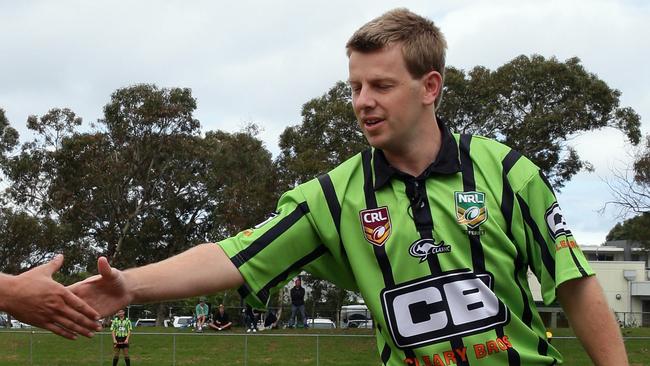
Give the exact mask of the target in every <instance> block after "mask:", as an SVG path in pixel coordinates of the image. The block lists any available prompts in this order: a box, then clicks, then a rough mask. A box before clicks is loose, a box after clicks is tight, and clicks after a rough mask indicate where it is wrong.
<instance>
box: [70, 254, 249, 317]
mask: <svg viewBox="0 0 650 366" xmlns="http://www.w3.org/2000/svg"><path fill="white" fill-rule="evenodd" d="M97 267H98V269H99V275H97V276H93V277H90V278H88V279H86V280H84V281H82V282H78V283H76V284H74V285H72V286H71V287H70V289H71V290H72V291H73V292H74V293H75V294H76V295H77V296H79V297H80V298H82V299H84V300H85V301H87V302H88V304H90V306H92V307H93V308H95V310H97V311H98V312H99V313H100V314H101V315H103V316H105V315H109V314H113V313H114V312H116V311H117V310H119V309H121V308H123V307H124V306H126V305H128V304H131V303H148V302H156V301H164V300H174V299H182V298H187V297H192V296H197V295H204V294H209V293H213V292H216V291H220V290H224V289H228V288H233V287H238V286H240V285H242V284H243V283H244V280H243V278H242V276H241V274H240V273H239V271H238V270H237V268H236V267H235V266H234V265H233V264H232V262H231V261H230V259H229V258H228V256H227V255H226V253H225V252H224V251H223V249H221V247H220V246H218V245H216V244H211V243H208V244H201V245H197V246H195V247H194V248H191V249H189V250H187V251H185V252H183V253H181V254H178V255H176V256H173V257H171V258H168V259H165V260H163V261H161V262H157V263H153V264H149V265H146V266H143V267H138V268H132V269H129V270H126V271H120V270H118V269H115V268H111V266H110V265H109V264H108V260H107V259H106V258H104V257H101V258H99V260H98V261H97Z"/></svg>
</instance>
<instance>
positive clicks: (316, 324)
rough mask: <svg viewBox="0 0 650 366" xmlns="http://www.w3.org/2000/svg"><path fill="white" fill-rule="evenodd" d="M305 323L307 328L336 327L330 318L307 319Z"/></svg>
mask: <svg viewBox="0 0 650 366" xmlns="http://www.w3.org/2000/svg"><path fill="white" fill-rule="evenodd" d="M307 325H308V326H309V328H312V329H334V328H336V324H334V322H333V321H332V319H327V318H315V319H307Z"/></svg>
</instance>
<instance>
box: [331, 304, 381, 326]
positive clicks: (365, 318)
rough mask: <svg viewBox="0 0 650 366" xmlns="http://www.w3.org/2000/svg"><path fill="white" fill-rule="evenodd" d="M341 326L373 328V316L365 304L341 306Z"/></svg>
mask: <svg viewBox="0 0 650 366" xmlns="http://www.w3.org/2000/svg"><path fill="white" fill-rule="evenodd" d="M339 325H340V327H341V328H372V326H373V324H372V316H371V315H370V310H368V307H367V306H366V305H365V304H356V305H345V306H342V307H341V323H340V324H339Z"/></svg>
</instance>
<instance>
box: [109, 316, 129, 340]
mask: <svg viewBox="0 0 650 366" xmlns="http://www.w3.org/2000/svg"><path fill="white" fill-rule="evenodd" d="M111 332H114V333H115V337H128V336H129V333H130V332H131V321H130V320H129V319H128V318H124V319H120V318H115V319H113V321H112V322H111Z"/></svg>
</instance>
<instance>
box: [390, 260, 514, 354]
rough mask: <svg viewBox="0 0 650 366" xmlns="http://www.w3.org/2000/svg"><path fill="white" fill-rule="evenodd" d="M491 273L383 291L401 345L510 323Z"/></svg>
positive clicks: (457, 275) (462, 274)
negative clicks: (493, 289)
mask: <svg viewBox="0 0 650 366" xmlns="http://www.w3.org/2000/svg"><path fill="white" fill-rule="evenodd" d="M492 287H493V279H492V276H491V275H490V274H475V273H472V272H460V273H452V274H446V275H443V276H440V277H435V278H428V279H425V280H421V281H417V282H415V283H409V284H405V285H401V286H399V287H397V288H392V289H387V290H383V291H382V293H381V303H382V308H383V310H384V316H385V319H387V321H388V329H389V331H390V333H391V336H392V338H393V341H394V342H395V344H396V345H397V346H398V347H400V348H405V347H415V346H424V345H427V344H431V343H436V342H440V341H443V340H446V339H449V338H452V337H454V336H460V335H463V336H465V335H470V334H474V333H479V332H481V331H484V330H486V329H491V328H494V327H495V326H497V325H499V324H503V323H506V322H508V311H507V309H506V306H505V305H504V304H503V303H502V302H501V301H500V300H499V299H498V298H497V297H496V295H495V294H494V292H492Z"/></svg>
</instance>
